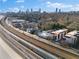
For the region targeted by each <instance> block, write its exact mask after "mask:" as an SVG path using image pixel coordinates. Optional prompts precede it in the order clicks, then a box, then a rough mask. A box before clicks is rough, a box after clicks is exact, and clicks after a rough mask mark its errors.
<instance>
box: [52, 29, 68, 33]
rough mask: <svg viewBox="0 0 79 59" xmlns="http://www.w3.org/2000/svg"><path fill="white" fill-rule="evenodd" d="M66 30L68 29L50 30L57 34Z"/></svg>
mask: <svg viewBox="0 0 79 59" xmlns="http://www.w3.org/2000/svg"><path fill="white" fill-rule="evenodd" d="M67 30H68V29H60V30H56V31H54V32H52V33H56V34H59V33H61V32H64V31H67Z"/></svg>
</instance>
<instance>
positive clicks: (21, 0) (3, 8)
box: [0, 0, 79, 12]
mask: <svg viewBox="0 0 79 59" xmlns="http://www.w3.org/2000/svg"><path fill="white" fill-rule="evenodd" d="M31 8H32V9H33V10H39V8H41V10H42V11H46V12H55V11H56V8H58V9H61V12H70V11H79V0H0V12H18V11H19V10H22V11H25V10H27V9H29V10H30V9H31Z"/></svg>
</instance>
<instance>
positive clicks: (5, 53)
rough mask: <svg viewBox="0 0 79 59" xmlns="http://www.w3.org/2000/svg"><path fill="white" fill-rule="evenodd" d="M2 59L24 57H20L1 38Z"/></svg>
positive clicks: (0, 51) (0, 54)
mask: <svg viewBox="0 0 79 59" xmlns="http://www.w3.org/2000/svg"><path fill="white" fill-rule="evenodd" d="M0 35H1V34H0ZM14 57H16V58H14ZM0 59H22V57H20V55H18V54H17V53H16V52H15V51H14V50H13V49H12V48H10V47H9V46H8V45H7V44H6V42H4V41H3V39H2V38H0Z"/></svg>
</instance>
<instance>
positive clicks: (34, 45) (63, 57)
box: [0, 17, 79, 59]
mask: <svg viewBox="0 0 79 59" xmlns="http://www.w3.org/2000/svg"><path fill="white" fill-rule="evenodd" d="M0 23H1V25H0V28H1V30H2V31H1V34H2V35H4V37H5V38H7V39H4V41H6V43H8V45H9V46H10V47H12V48H13V49H14V50H15V51H16V52H17V53H18V54H19V55H20V56H22V57H23V58H24V59H27V58H30V59H79V54H78V53H76V52H75V51H73V50H71V49H67V48H63V47H61V46H59V45H56V44H54V43H51V42H49V41H47V40H43V39H41V38H39V37H37V36H35V35H32V34H29V33H27V32H24V31H22V30H19V29H17V28H15V27H13V26H12V25H11V24H9V20H8V17H2V18H1V21H0ZM4 37H3V38H4Z"/></svg>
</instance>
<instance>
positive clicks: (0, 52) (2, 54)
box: [0, 46, 12, 59]
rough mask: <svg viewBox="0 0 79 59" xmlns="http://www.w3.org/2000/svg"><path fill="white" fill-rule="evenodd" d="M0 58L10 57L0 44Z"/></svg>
mask: <svg viewBox="0 0 79 59" xmlns="http://www.w3.org/2000/svg"><path fill="white" fill-rule="evenodd" d="M0 59H12V58H11V57H10V56H9V55H8V54H7V52H6V51H5V50H4V49H3V47H2V46H0Z"/></svg>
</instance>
